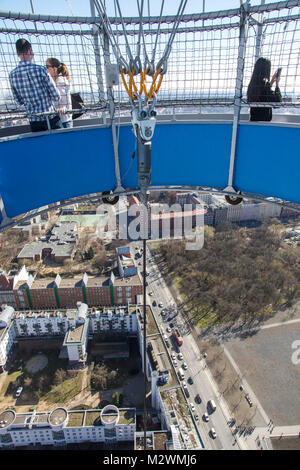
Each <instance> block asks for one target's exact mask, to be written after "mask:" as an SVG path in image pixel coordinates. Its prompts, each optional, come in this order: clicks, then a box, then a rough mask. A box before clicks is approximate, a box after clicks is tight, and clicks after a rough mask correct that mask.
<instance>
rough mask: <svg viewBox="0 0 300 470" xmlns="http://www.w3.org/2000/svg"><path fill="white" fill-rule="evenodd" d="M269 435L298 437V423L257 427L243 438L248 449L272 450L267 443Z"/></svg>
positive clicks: (299, 430)
mask: <svg viewBox="0 0 300 470" xmlns="http://www.w3.org/2000/svg"><path fill="white" fill-rule="evenodd" d="M271 437H277V438H279V439H280V438H283V437H299V438H300V425H295V426H273V425H271V426H263V427H257V428H255V429H254V431H253V433H252V434H250V435H248V436H246V437H245V440H246V441H247V444H248V447H249V449H250V450H259V449H263V450H266V449H269V450H272V446H271V444H270V442H269V443H268V441H269V439H270V438H271Z"/></svg>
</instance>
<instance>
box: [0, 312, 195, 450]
mask: <svg viewBox="0 0 300 470" xmlns="http://www.w3.org/2000/svg"><path fill="white" fill-rule="evenodd" d="M12 310H13V309H12V308H9V310H6V311H5V312H3V314H2V323H0V325H2V326H3V328H4V329H5V328H6V329H10V330H11V332H12V343H14V344H16V343H18V342H20V341H25V340H28V341H30V340H31V339H32V338H33V337H35V338H37V339H43V343H44V347H45V348H46V349H47V348H48V342H49V340H50V338H51V337H52V338H53V337H55V336H63V338H64V340H63V343H62V346H61V347H62V349H64V350H65V351H66V353H67V354H66V356H67V357H68V358H69V363H70V366H72V365H73V364H76V365H77V366H79V367H80V366H81V365H84V364H85V361H86V355H87V344H88V340H89V339H90V340H91V341H93V340H92V338H93V336H94V335H98V333H103V332H109V333H110V335H111V334H112V333H113V332H115V333H117V335H118V336H119V335H120V333H124V334H127V336H129V337H130V336H132V335H134V336H135V337H136V338H137V340H138V344H139V350H140V355H141V358H142V361H141V363H142V364H143V366H144V361H143V353H144V348H143V329H144V323H143V322H144V317H143V315H142V311H141V309H140V306H138V305H132V306H129V307H128V306H123V307H114V308H102V309H96V308H93V309H89V308H88V307H87V305H86V304H82V303H78V305H77V309H76V310H69V311H60V312H58V311H56V312H41V311H40V312H14V314H13V311H12ZM146 315H147V318H146V321H147V347H146V370H145V371H144V372H145V373H146V376H147V380H148V381H149V383H150V384H151V390H152V393H151V396H152V406H153V407H154V408H156V410H157V418H155V419H157V420H158V422H160V423H161V428H162V431H163V433H164V435H165V442H166V443H167V442H168V448H169V449H200V448H201V442H200V440H199V436H198V431H197V429H196V428H195V426H194V423H193V419H192V416H191V415H190V411H189V409H188V407H187V406H186V405H187V403H186V398H185V395H184V393H183V391H182V389H181V387H180V381H179V379H178V377H177V374H176V370H175V369H174V366H173V363H172V361H171V358H170V356H169V352H168V349H167V347H166V345H165V342H164V340H163V337H162V335H161V332H160V330H159V327H158V325H157V323H156V320H155V318H154V316H153V314H152V311H151V309H150V307H149V306H147V312H146ZM24 325H26V327H25V328H24ZM50 325H51V327H50ZM7 331H8V330H7ZM0 332H1V330H0ZM2 342H3V335H1V336H0V345H2ZM40 344H41V343H40ZM120 344H121V343H120ZM120 357H126V356H120ZM182 405H183V406H182ZM179 410H180V411H179ZM162 431H159V432H162ZM135 432H136V410H135V409H134V408H127V409H118V408H116V407H115V406H114V405H107V406H106V407H105V408H103V409H101V410H100V409H98V410H78V411H68V410H66V409H64V408H62V407H58V408H56V409H55V410H53V411H51V412H50V411H49V412H48V411H46V412H39V413H36V412H32V413H16V412H15V411H14V410H11V409H8V410H5V411H3V412H2V413H0V448H3V449H9V448H17V447H19V446H24V445H51V446H66V445H67V444H71V443H80V442H95V443H96V442H104V443H105V444H107V445H110V444H113V443H114V444H117V443H118V442H121V441H129V442H132V443H134V442H137V441H138V439H136V436H135ZM147 436H148V433H147ZM160 437H161V436H160ZM148 439H150V440H151V442H152V445H153V446H155V433H154V432H151V433H149V436H148ZM159 442H161V439H160V440H159ZM136 446H137V448H138V444H136ZM153 448H154V449H155V447H153Z"/></svg>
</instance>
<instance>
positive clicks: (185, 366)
mask: <svg viewBox="0 0 300 470" xmlns="http://www.w3.org/2000/svg"><path fill="white" fill-rule="evenodd" d="M182 368H183V370H187V368H188V366H187V363H186V362H184V363H183V364H182Z"/></svg>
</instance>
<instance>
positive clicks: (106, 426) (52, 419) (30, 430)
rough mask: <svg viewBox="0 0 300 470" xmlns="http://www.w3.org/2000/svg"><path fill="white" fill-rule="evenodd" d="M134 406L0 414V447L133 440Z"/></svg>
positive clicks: (5, 412)
mask: <svg viewBox="0 0 300 470" xmlns="http://www.w3.org/2000/svg"><path fill="white" fill-rule="evenodd" d="M135 411H136V410H135V408H120V409H119V408H116V407H115V406H114V405H107V406H106V407H105V408H103V409H96V410H80V411H67V410H66V409H65V408H63V407H59V408H55V409H54V410H52V411H51V412H44V413H37V412H32V413H16V412H15V411H14V410H5V411H3V412H2V413H0V448H2V449H13V448H17V447H19V446H34V445H52V446H56V447H63V446H66V445H67V444H73V443H80V442H91V443H93V442H94V443H98V442H105V443H106V444H108V445H109V444H115V443H118V442H119V441H134V433H135V430H136V413H135Z"/></svg>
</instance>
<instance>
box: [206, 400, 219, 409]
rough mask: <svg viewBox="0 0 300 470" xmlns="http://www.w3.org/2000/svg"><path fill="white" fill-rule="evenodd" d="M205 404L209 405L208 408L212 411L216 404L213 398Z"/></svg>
mask: <svg viewBox="0 0 300 470" xmlns="http://www.w3.org/2000/svg"><path fill="white" fill-rule="evenodd" d="M207 405H208V406H209V408H210V409H211V410H212V411H215V410H216V408H217V405H216V404H215V402H214V400H209V401H208V402H207Z"/></svg>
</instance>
